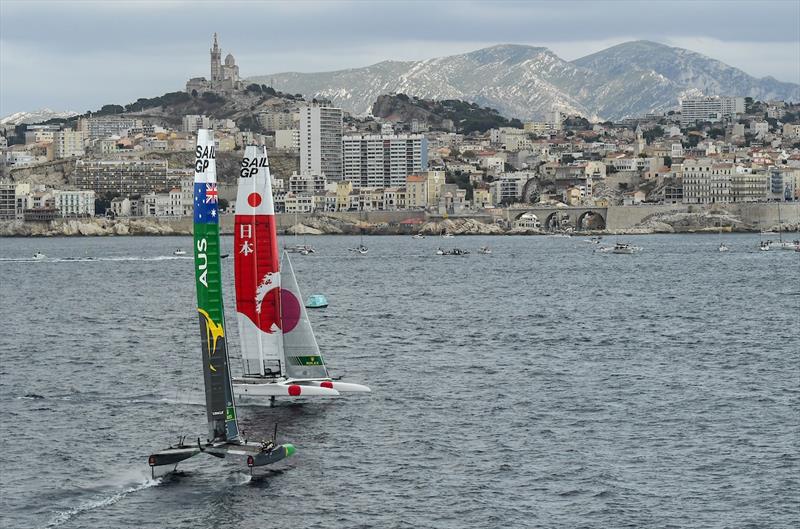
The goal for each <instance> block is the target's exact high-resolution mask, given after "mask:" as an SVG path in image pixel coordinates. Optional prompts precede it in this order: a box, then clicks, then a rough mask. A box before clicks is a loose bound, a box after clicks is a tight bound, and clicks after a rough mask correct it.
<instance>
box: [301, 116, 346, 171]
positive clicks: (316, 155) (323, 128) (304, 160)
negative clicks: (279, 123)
mask: <svg viewBox="0 0 800 529" xmlns="http://www.w3.org/2000/svg"><path fill="white" fill-rule="evenodd" d="M342 117H343V114H342V109H341V108H333V107H330V106H324V103H317V104H313V105H311V106H306V107H302V108H301V109H300V173H302V174H323V175H325V177H326V178H327V179H328V180H329V181H336V180H342V177H343V172H342Z"/></svg>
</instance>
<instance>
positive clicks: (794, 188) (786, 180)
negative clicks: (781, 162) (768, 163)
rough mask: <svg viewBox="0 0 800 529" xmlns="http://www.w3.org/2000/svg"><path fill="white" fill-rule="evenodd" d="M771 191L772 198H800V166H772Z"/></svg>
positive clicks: (786, 199)
mask: <svg viewBox="0 0 800 529" xmlns="http://www.w3.org/2000/svg"><path fill="white" fill-rule="evenodd" d="M769 191H770V195H769V197H770V198H771V199H772V200H779V201H782V202H784V201H791V200H800V168H796V167H772V168H771V169H770V173H769Z"/></svg>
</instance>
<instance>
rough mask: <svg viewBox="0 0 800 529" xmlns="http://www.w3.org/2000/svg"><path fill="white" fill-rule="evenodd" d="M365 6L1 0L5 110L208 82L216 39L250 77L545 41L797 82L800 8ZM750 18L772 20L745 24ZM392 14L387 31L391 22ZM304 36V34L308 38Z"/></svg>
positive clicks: (571, 53)
mask: <svg viewBox="0 0 800 529" xmlns="http://www.w3.org/2000/svg"><path fill="white" fill-rule="evenodd" d="M363 7H364V4H363V3H362V2H326V3H320V2H299V3H291V4H290V3H285V2H269V3H255V2H233V3H226V4H225V5H222V4H220V3H216V2H203V3H197V2H194V3H192V2H184V1H173V2H158V3H154V2H149V1H143V2H127V1H117V2H103V3H98V2H91V1H87V2H78V3H74V2H73V3H70V4H61V3H55V2H49V1H42V2H17V1H12V0H3V1H2V2H0V15H2V16H0V20H2V22H0V63H2V66H1V67H0V70H1V71H0V78H1V79H2V91H1V92H2V96H0V115H8V114H11V113H13V112H19V111H32V110H35V109H37V108H41V107H44V106H47V107H50V108H53V109H56V110H74V111H78V112H83V111H86V110H90V109H96V108H99V107H100V106H101V105H102V104H107V103H127V102H131V101H134V100H135V99H136V98H138V97H151V96H155V95H160V94H163V93H165V92H170V91H177V90H181V88H182V86H183V84H184V83H185V80H186V79H187V78H188V77H193V76H197V75H204V74H206V71H205V70H206V69H207V68H206V67H207V55H206V53H207V48H208V42H209V38H210V35H211V34H212V33H213V32H214V31H218V32H219V33H220V38H221V45H222V47H223V53H225V54H227V53H229V52H231V53H233V54H234V55H235V56H236V58H237V62H238V63H239V64H242V65H243V68H244V70H243V71H242V77H245V78H246V77H249V76H254V75H267V74H270V73H278V72H283V71H303V72H314V71H326V70H337V69H342V68H349V67H362V66H366V65H369V64H374V63H377V62H380V61H383V60H419V59H427V58H432V57H438V56H444V55H452V54H456V53H463V52H466V51H471V50H475V49H479V48H482V47H485V46H490V45H493V44H498V43H517V44H527V45H535V46H544V47H548V48H550V49H551V50H552V51H554V52H555V53H556V54H558V55H559V56H561V57H563V58H564V59H566V60H574V59H576V58H579V57H581V56H584V55H588V54H591V53H594V52H597V51H600V50H601V49H605V48H607V47H610V46H613V45H616V44H620V43H622V42H626V41H630V40H637V39H646V40H652V41H656V42H661V43H664V44H668V45H670V46H676V47H682V48H687V49H690V50H692V51H697V52H699V53H702V54H704V55H707V56H709V57H712V58H714V59H718V60H720V61H722V62H724V63H726V64H728V65H730V66H734V67H737V68H740V69H742V70H743V71H745V72H746V73H748V74H750V75H753V76H756V77H764V76H767V75H769V76H772V77H775V78H776V79H779V80H781V81H787V82H795V83H798V82H800V45H798V42H799V41H800V23H798V20H800V3H797V2H782V1H774V2H763V3H759V4H757V6H754V5H753V4H752V3H750V2H731V3H725V4H722V3H720V2H692V3H687V2H669V3H668V2H660V3H655V4H652V5H648V6H646V8H643V7H640V6H638V5H636V4H631V3H628V2H604V3H602V4H600V3H588V2H577V3H576V2H559V3H552V2H528V3H522V2H503V3H497V4H494V3H493V4H487V3H482V2H442V3H435V4H430V5H429V4H422V3H418V2H403V3H401V2H391V3H387V4H382V5H381V6H380V7H379V8H377V9H370V10H365V9H363ZM754 10H757V14H758V16H759V18H762V19H764V20H769V21H770V25H769V26H764V25H753V24H752V14H753V12H754ZM367 11H368V12H367ZM386 20H392V21H393V24H392V25H391V26H387V25H386V23H385V22H386ZM443 21H447V23H443ZM31 27H36V28H37V31H30V28H31ZM298 28H301V29H304V30H305V31H304V32H303V33H302V35H303V38H302V39H298V38H297V35H298ZM565 28H567V31H565ZM572 28H574V29H572ZM109 79H113V80H114V81H113V82H112V83H109V82H108V80H109ZM54 82H57V86H58V90H53V86H54Z"/></svg>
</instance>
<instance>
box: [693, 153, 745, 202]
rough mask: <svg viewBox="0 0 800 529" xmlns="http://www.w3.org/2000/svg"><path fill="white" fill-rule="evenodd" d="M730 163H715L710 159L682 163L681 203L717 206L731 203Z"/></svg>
mask: <svg viewBox="0 0 800 529" xmlns="http://www.w3.org/2000/svg"><path fill="white" fill-rule="evenodd" d="M733 172H734V169H733V164H732V163H716V162H715V161H714V160H712V159H710V158H699V159H693V158H687V159H686V160H684V161H683V202H684V203H685V204H719V203H723V204H724V203H728V202H731V201H732V199H733V197H732V195H731V182H732V175H733Z"/></svg>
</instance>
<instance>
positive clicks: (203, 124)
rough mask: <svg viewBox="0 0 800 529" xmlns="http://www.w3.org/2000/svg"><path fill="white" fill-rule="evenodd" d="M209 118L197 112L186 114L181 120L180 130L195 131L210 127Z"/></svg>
mask: <svg viewBox="0 0 800 529" xmlns="http://www.w3.org/2000/svg"><path fill="white" fill-rule="evenodd" d="M210 128H211V118H209V117H208V116H199V115H197V114H187V115H185V116H183V119H182V120H181V130H182V131H184V132H197V131H198V130H199V129H210Z"/></svg>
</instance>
